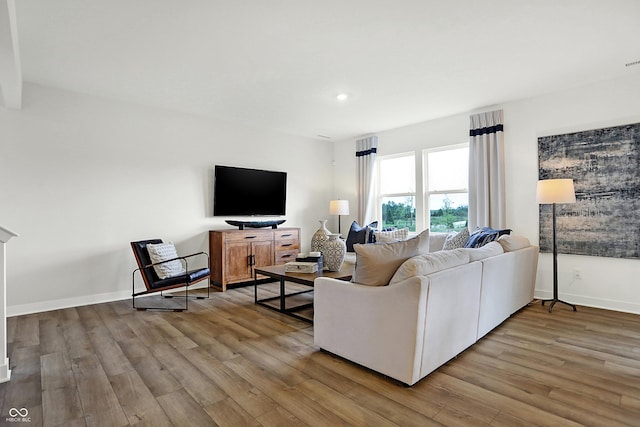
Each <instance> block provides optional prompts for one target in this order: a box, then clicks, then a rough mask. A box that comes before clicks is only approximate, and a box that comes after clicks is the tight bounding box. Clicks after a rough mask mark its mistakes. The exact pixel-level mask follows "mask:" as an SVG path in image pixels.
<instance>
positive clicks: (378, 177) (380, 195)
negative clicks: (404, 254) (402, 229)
mask: <svg viewBox="0 0 640 427" xmlns="http://www.w3.org/2000/svg"><path fill="white" fill-rule="evenodd" d="M402 157H412V158H413V162H414V167H413V188H414V191H413V193H411V192H402V193H382V192H381V188H382V167H381V163H382V162H384V161H385V160H393V159H398V158H402ZM418 158H419V156H417V155H416V152H415V151H406V152H402V153H395V154H389V155H386V156H378V157H377V158H376V187H375V195H376V217H377V218H379V221H380V228H382V225H383V224H384V221H383V219H382V200H383V199H384V198H389V197H413V200H414V208H415V209H416V215H415V221H416V232H418V231H419V230H420V229H421V228H422V227H421V226H424V224H423V222H422V221H421V220H420V215H421V212H420V205H421V203H422V201H421V200H419V198H420V194H421V191H422V189H421V188H420V189H419V183H420V180H419V179H418V170H419V169H418V164H417V160H418ZM419 190H420V191H419ZM411 233H414V232H413V231H412V232H411Z"/></svg>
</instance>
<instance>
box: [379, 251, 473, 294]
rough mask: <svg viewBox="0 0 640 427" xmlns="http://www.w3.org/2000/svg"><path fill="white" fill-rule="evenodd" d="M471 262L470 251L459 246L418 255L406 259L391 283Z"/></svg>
mask: <svg viewBox="0 0 640 427" xmlns="http://www.w3.org/2000/svg"><path fill="white" fill-rule="evenodd" d="M468 263H469V252H468V250H466V249H463V248H458V249H451V250H448V251H438V252H433V253H430V254H426V255H418V256H415V257H413V258H410V259H408V260H407V261H405V262H404V263H403V264H402V265H401V266H400V268H398V270H397V271H396V272H395V274H394V275H393V277H392V278H391V280H390V281H389V285H393V284H396V283H399V282H402V281H403V280H406V279H408V278H409V277H413V276H426V275H428V274H431V273H435V272H436V271H440V270H446V269H448V268H453V267H457V266H459V265H462V264H468Z"/></svg>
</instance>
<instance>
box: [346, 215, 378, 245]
mask: <svg viewBox="0 0 640 427" xmlns="http://www.w3.org/2000/svg"><path fill="white" fill-rule="evenodd" d="M377 228H378V221H373V222H372V223H371V224H369V225H365V226H364V227H360V224H358V221H353V223H351V228H350V229H349V235H348V236H347V252H354V250H353V245H355V244H358V243H373V242H374V235H373V230H375V229H377Z"/></svg>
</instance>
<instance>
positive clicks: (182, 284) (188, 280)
mask: <svg viewBox="0 0 640 427" xmlns="http://www.w3.org/2000/svg"><path fill="white" fill-rule="evenodd" d="M136 243H140V242H132V243H131V245H132V249H133V252H134V255H135V258H136V262H137V263H138V268H136V269H135V270H133V273H132V274H131V300H132V305H133V308H134V309H136V310H140V311H142V310H165V311H178V312H180V311H185V310H188V309H189V286H191V285H193V284H195V283H198V282H200V281H202V280H205V279H207V280H209V277H210V272H208V273H207V274H206V275H204V276H202V277H199V278H198V279H197V280H193V281H192V280H191V274H192V273H194V272H198V271H200V270H204V269H199V270H194V271H191V272H190V271H189V258H193V257H196V256H202V255H203V256H205V257H206V258H207V265H209V255H208V254H207V253H206V252H196V253H193V254H190V255H185V256H179V257H176V258H172V259H169V260H166V261H162V262H157V263H153V264H147V265H142V262H141V260H140V259H139V257H138V254H137V252H136V249H135V248H134V247H133V245H134V244H136ZM144 250H146V247H145V248H144ZM178 260H179V261H180V262H182V263H183V264H184V267H185V271H186V273H185V274H184V275H181V276H176V277H173V278H171V279H174V280H178V279H181V278H183V279H184V281H180V282H178V283H172V284H171V285H168V286H161V287H156V288H154V287H153V283H149V282H148V279H147V276H146V275H145V274H143V270H147V269H152V274H153V275H155V271H153V268H154V267H155V266H157V265H160V264H164V263H167V262H171V261H178ZM206 270H208V268H207V269H206ZM136 273H139V275H140V276H141V277H142V280H143V282H144V284H145V288H146V290H145V291H142V292H136V290H135V289H136ZM165 280H167V279H165ZM159 281H162V279H160V280H159ZM182 287H184V288H185V295H184V298H185V299H184V301H185V303H184V308H168V307H140V306H136V297H138V296H142V295H150V294H155V293H158V292H159V293H160V295H161V296H163V297H165V298H174V296H173V295H165V294H164V291H168V290H170V289H176V288H182ZM210 296H211V286H210V284H208V285H207V296H206V297H204V296H191V298H196V299H205V298H209V297H210Z"/></svg>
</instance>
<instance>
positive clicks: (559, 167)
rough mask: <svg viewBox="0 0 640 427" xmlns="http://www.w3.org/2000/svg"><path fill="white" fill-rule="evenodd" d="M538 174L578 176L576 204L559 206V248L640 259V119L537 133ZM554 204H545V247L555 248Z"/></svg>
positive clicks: (542, 231)
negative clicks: (593, 126)
mask: <svg viewBox="0 0 640 427" xmlns="http://www.w3.org/2000/svg"><path fill="white" fill-rule="evenodd" d="M538 164H539V179H551V178H573V180H574V186H575V191H576V203H572V204H558V205H556V218H557V220H556V222H557V224H556V230H557V245H558V253H565V254H576V255H590V256H600V257H616V258H636V259H638V258H640V123H635V124H630V125H622V126H616V127H610V128H603V129H595V130H588V131H583V132H575V133H567V134H563V135H553V136H544V137H540V138H538ZM551 210H552V206H551V205H540V251H541V252H551V251H552V249H553V248H552V245H553V240H552V217H551Z"/></svg>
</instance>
